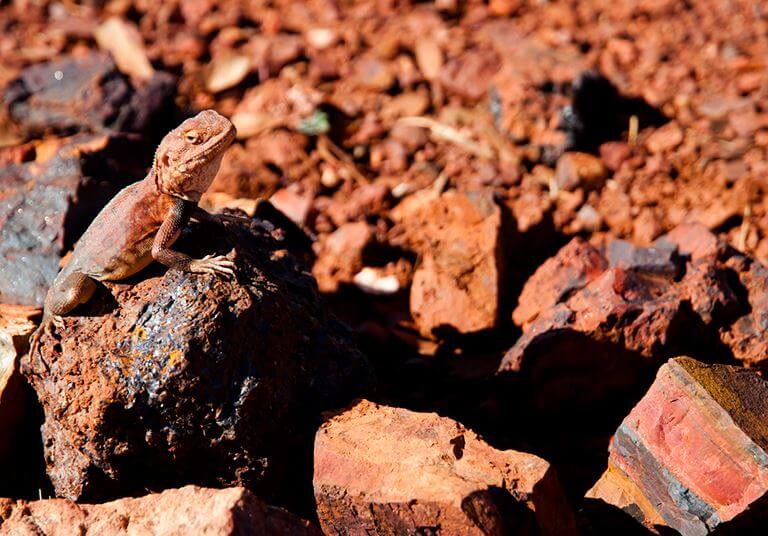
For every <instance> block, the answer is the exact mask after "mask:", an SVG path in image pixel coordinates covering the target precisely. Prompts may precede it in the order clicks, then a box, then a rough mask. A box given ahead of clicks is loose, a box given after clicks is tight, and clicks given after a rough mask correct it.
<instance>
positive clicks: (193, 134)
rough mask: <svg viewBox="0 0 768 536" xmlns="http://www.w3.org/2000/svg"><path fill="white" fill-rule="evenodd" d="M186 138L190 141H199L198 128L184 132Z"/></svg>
mask: <svg viewBox="0 0 768 536" xmlns="http://www.w3.org/2000/svg"><path fill="white" fill-rule="evenodd" d="M184 139H185V140H187V141H188V142H189V143H199V142H200V134H198V132H197V130H187V131H186V132H185V133H184Z"/></svg>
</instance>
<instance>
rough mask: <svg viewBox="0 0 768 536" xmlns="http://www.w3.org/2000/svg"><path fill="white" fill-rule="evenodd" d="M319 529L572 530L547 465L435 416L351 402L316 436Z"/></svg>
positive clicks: (390, 531)
mask: <svg viewBox="0 0 768 536" xmlns="http://www.w3.org/2000/svg"><path fill="white" fill-rule="evenodd" d="M314 488H315V499H316V502H317V507H318V517H319V519H320V525H321V527H322V529H323V532H324V533H325V534H370V533H377V534H422V533H425V532H431V533H435V534H478V535H480V534H529V533H538V534H543V535H546V534H552V535H555V534H557V535H566V534H575V530H576V529H575V525H574V520H573V515H572V513H571V511H570V509H569V507H568V504H567V501H566V499H565V496H564V495H563V492H562V490H561V489H560V485H559V483H558V481H557V478H556V476H555V474H554V470H553V469H552V468H551V467H550V465H549V464H548V463H547V462H546V461H544V460H542V459H541V458H538V457H536V456H533V455H531V454H526V453H523V452H516V451H513V450H504V451H500V450H496V449H494V448H493V447H491V446H490V445H488V444H487V443H485V442H484V441H483V440H482V439H480V438H479V437H478V436H477V435H476V434H475V433H474V432H472V431H471V430H468V429H467V428H465V427H464V426H462V425H461V424H459V423H458V422H456V421H454V420H452V419H449V418H446V417H439V416H437V415H436V414H434V413H415V412H412V411H408V410H405V409H400V408H393V407H388V406H379V405H376V404H374V403H371V402H368V401H361V402H358V403H357V404H356V405H354V406H353V407H351V408H350V409H348V410H346V411H344V412H343V413H340V414H338V415H336V416H335V417H333V418H331V419H330V420H329V421H327V422H326V423H325V424H324V425H323V426H322V427H321V428H320V430H318V432H317V436H316V439H315V476H314Z"/></svg>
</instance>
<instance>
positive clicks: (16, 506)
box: [0, 486, 321, 536]
mask: <svg viewBox="0 0 768 536" xmlns="http://www.w3.org/2000/svg"><path fill="white" fill-rule="evenodd" d="M0 534H2V535H9V536H10V535H14V536H21V535H30V536H32V535H36V534H61V535H69V534H81V535H94V536H97V535H114V536H119V535H139V534H152V535H153V536H176V535H180V534H205V535H207V536H235V535H243V534H288V535H292V536H315V535H319V534H321V532H320V530H319V529H317V528H316V527H315V526H314V525H312V524H311V523H309V522H308V521H305V520H303V519H301V518H299V517H297V516H295V515H293V514H291V513H289V512H287V511H285V510H283V509H281V508H276V507H273V506H268V505H266V504H264V503H263V502H261V501H260V500H259V499H257V498H256V497H255V496H254V495H253V494H252V493H251V492H249V491H248V490H246V489H243V488H229V489H209V488H199V487H197V486H185V487H183V488H180V489H169V490H166V491H164V492H162V493H157V494H151V495H145V496H144V497H137V498H125V499H120V500H117V501H112V502H108V503H105V504H75V503H73V502H71V501H68V500H66V499H47V500H40V501H31V502H30V501H12V500H10V499H0Z"/></svg>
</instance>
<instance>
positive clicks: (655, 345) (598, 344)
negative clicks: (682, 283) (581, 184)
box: [498, 268, 716, 412]
mask: <svg viewBox="0 0 768 536" xmlns="http://www.w3.org/2000/svg"><path fill="white" fill-rule="evenodd" d="M553 280H555V281H559V280H560V276H554V277H553ZM564 298H565V301H564V302H559V303H557V304H555V305H553V306H552V307H550V308H548V309H546V310H544V311H542V312H540V313H539V315H538V316H537V317H536V319H535V320H534V321H533V322H531V323H530V324H529V325H527V326H526V328H525V331H524V332H523V335H522V336H521V337H520V338H519V339H518V340H517V342H516V343H515V344H514V345H513V346H512V348H510V350H509V351H508V352H507V353H506V354H505V356H504V358H503V359H502V362H501V364H500V366H499V370H498V372H499V373H500V374H504V373H508V372H515V373H522V374H524V377H525V378H526V379H527V381H528V382H529V383H530V384H531V385H532V390H533V392H534V394H535V396H534V403H535V405H536V407H537V408H539V409H540V410H542V411H545V412H547V411H551V410H557V408H559V407H561V406H562V405H563V404H569V405H571V406H579V405H584V404H594V403H597V402H599V401H601V400H603V401H604V400H610V399H611V397H614V396H617V395H618V394H621V393H625V392H626V391H627V390H628V389H632V388H634V387H635V386H637V385H638V383H639V382H640V381H641V378H642V377H643V376H644V375H645V374H647V371H648V369H649V368H651V367H653V366H655V365H657V364H658V363H659V362H661V361H663V360H664V359H665V358H666V357H668V356H669V355H670V353H672V352H673V351H675V350H676V349H677V348H679V347H680V346H684V345H685V344H686V343H687V344H691V345H695V344H696V343H697V342H699V339H703V335H702V334H701V330H702V329H704V328H703V327H702V326H701V324H702V321H701V319H700V318H699V317H698V316H696V314H695V313H694V312H693V311H691V310H690V306H689V305H688V296H687V295H686V289H685V288H678V287H677V286H676V285H675V284H674V281H673V280H672V279H665V278H660V277H658V276H652V275H649V274H647V273H643V272H642V271H625V270H623V269H621V268H611V269H609V270H607V271H605V272H603V273H602V275H600V276H599V277H597V278H595V279H593V280H592V281H591V282H590V283H588V284H587V285H586V286H585V287H584V288H582V289H581V290H578V291H577V292H575V293H574V294H573V295H571V296H570V297H568V296H565V297H564ZM706 333H708V334H709V336H710V337H711V338H715V339H716V330H715V329H714V328H710V329H709V331H706ZM595 378H600V379H599V381H596V380H595ZM558 411H559V410H558Z"/></svg>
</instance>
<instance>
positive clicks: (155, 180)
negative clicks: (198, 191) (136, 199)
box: [144, 165, 200, 206]
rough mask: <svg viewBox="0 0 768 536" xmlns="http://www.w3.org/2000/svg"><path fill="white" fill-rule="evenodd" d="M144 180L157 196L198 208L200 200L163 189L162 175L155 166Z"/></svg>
mask: <svg viewBox="0 0 768 536" xmlns="http://www.w3.org/2000/svg"><path fill="white" fill-rule="evenodd" d="M144 180H145V181H146V182H148V183H150V184H151V185H152V188H153V189H154V190H155V192H157V195H163V196H166V197H169V198H171V199H173V200H178V201H183V202H184V203H187V204H190V205H194V206H197V205H198V203H199V202H200V200H199V199H192V198H191V197H189V196H185V195H183V194H179V193H175V192H169V191H166V190H165V189H163V187H162V181H161V178H160V174H159V173H158V172H157V170H156V169H155V166H154V165H153V166H152V167H151V168H150V170H149V173H148V174H147V176H146V177H145V178H144Z"/></svg>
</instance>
